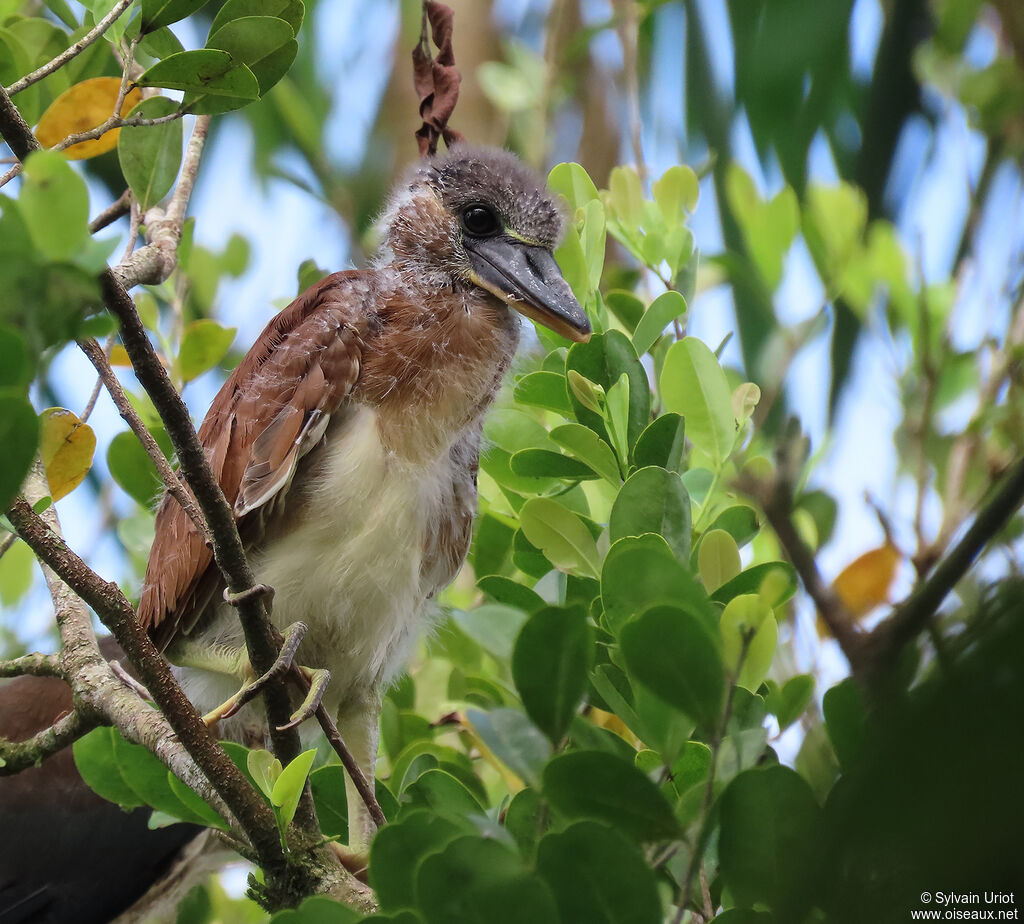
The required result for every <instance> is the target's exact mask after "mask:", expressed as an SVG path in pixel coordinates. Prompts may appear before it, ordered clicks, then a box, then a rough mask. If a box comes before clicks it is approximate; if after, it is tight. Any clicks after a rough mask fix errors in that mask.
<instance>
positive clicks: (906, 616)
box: [867, 459, 1024, 667]
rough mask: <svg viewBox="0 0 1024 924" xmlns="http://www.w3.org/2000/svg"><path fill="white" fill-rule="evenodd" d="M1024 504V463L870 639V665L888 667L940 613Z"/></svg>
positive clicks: (1020, 462)
mask: <svg viewBox="0 0 1024 924" xmlns="http://www.w3.org/2000/svg"><path fill="white" fill-rule="evenodd" d="M1022 503H1024V459H1019V460H1018V461H1017V462H1016V463H1015V464H1014V465H1013V466H1012V467H1011V468H1010V470H1009V473H1008V474H1007V475H1006V478H1005V479H1004V480H1003V483H1002V484H1001V485H1000V486H999V487H998V488H997V489H996V490H995V492H994V493H993V494H992V496H991V497H990V498H989V499H988V500H987V501H986V502H985V504H984V505H982V507H981V509H980V510H979V511H978V515H977V516H976V517H975V518H974V522H973V523H972V524H971V526H970V528H969V529H968V530H967V532H966V533H965V534H964V537H963V539H961V540H960V542H958V543H957V544H956V546H955V547H954V548H953V550H952V551H951V552H950V553H949V554H948V555H947V556H946V557H945V558H944V559H943V560H942V561H941V562H940V563H939V565H938V566H937V567H936V568H935V570H934V571H933V572H932V574H931V576H930V577H929V578H928V579H927V580H925V581H923V582H921V583H920V584H918V585H917V587H916V588H915V589H914V590H913V592H912V593H911V594H910V596H909V597H907V599H906V600H904V601H903V602H902V603H901V604H900V605H899V606H897V607H896V609H895V610H894V611H893V613H892V615H891V616H889V618H888V619H886V620H885V621H884V622H883V623H881V624H880V625H879V626H878V627H877V628H876V629H875V630H874V632H872V633H871V635H870V637H869V638H868V646H867V648H868V652H869V653H870V658H869V663H871V664H875V663H877V664H879V665H880V666H883V667H884V666H885V665H886V664H889V663H891V662H892V660H893V659H894V658H895V657H896V655H897V654H898V653H899V651H900V650H901V649H902V647H903V646H904V645H905V644H906V643H907V642H909V641H910V640H911V639H912V638H913V637H914V636H915V635H917V634H918V633H919V632H920V631H921V630H922V629H924V628H925V626H926V625H927V624H928V621H929V620H930V619H931V617H932V616H933V615H934V614H935V612H936V611H937V610H938V608H939V606H940V605H941V603H942V601H943V600H944V599H945V598H946V596H947V595H948V594H949V592H950V591H951V590H952V589H953V588H954V587H955V586H956V585H957V583H958V582H959V581H960V579H961V578H962V577H963V576H964V575H965V574H966V573H967V571H968V569H969V568H970V567H971V565H972V564H973V563H974V560H975V559H976V558H977V557H978V555H979V554H980V553H981V551H982V549H984V548H985V546H986V545H987V544H988V543H989V541H990V540H991V539H992V538H993V536H995V535H996V533H998V532H999V531H1000V530H1001V529H1002V528H1003V527H1004V526H1005V525H1006V524H1007V523H1008V522H1009V520H1010V518H1011V517H1012V516H1013V515H1014V514H1015V513H1016V512H1017V511H1018V510H1019V509H1020V506H1021V504H1022Z"/></svg>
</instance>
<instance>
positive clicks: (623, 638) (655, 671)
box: [620, 605, 725, 731]
mask: <svg viewBox="0 0 1024 924" xmlns="http://www.w3.org/2000/svg"><path fill="white" fill-rule="evenodd" d="M620 643H621V646H622V654H623V657H624V658H625V659H626V667H627V668H628V670H629V673H630V675H631V676H633V677H635V678H636V679H637V680H639V681H640V682H641V683H642V684H644V685H645V686H646V687H648V688H649V689H650V690H651V691H652V692H653V693H655V694H657V695H658V696H659V697H661V699H663V700H664V701H665V702H666V703H668V704H669V705H670V706H675V707H676V708H677V709H681V710H682V711H683V712H684V713H686V715H688V716H689V717H690V718H691V719H693V720H694V722H696V723H697V724H698V725H699V726H700V727H701V728H702V729H704V730H705V731H706V730H709V729H712V728H714V727H715V725H716V723H717V722H718V720H719V717H720V715H721V711H722V703H723V701H724V698H725V670H724V667H723V664H722V653H721V650H720V648H721V644H720V642H719V640H718V639H717V638H715V637H713V636H712V635H711V633H710V632H709V631H708V629H707V627H706V626H705V625H704V624H703V623H702V622H701V620H700V619H698V618H697V617H696V616H694V615H693V614H692V613H689V612H687V611H686V610H683V609H680V608H678V607H675V606H667V605H661V606H653V607H651V608H650V609H648V610H646V611H645V612H643V613H641V614H640V616H638V617H637V618H636V619H633V620H631V621H630V622H628V623H626V625H625V626H623V628H622V632H621V633H620Z"/></svg>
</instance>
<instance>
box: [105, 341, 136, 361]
mask: <svg viewBox="0 0 1024 924" xmlns="http://www.w3.org/2000/svg"><path fill="white" fill-rule="evenodd" d="M131 364H132V361H131V360H130V359H129V358H128V351H127V350H126V349H125V348H124V347H123V346H121V344H120V343H115V344H114V348H113V349H112V350H111V351H110V365H112V366H130V365H131Z"/></svg>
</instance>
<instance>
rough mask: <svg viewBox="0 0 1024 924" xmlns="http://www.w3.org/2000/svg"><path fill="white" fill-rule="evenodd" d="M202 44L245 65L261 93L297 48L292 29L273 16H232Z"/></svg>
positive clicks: (279, 74)
mask: <svg viewBox="0 0 1024 924" xmlns="http://www.w3.org/2000/svg"><path fill="white" fill-rule="evenodd" d="M206 47H207V48H219V49H221V50H222V51H226V52H227V53H228V54H230V55H231V58H232V60H233V61H234V62H235V63H242V64H245V65H246V66H247V67H248V68H249V70H250V71H252V73H253V75H254V76H255V77H256V80H257V82H258V83H259V92H260V95H261V96H262V95H263V94H264V93H266V92H267V91H268V90H269V89H270V88H271V87H272V86H274V84H275V83H277V82H278V81H279V80H280V79H281V78H282V77H283V76H284V75H285V74H286V73H287V72H288V68H290V67H291V65H292V62H293V61H294V60H295V55H296V54H297V53H298V50H299V46H298V43H297V42H296V41H295V31H294V29H293V28H292V27H291V26H290V25H289V24H288V23H286V22H285V21H284V20H283V19H278V18H277V17H275V16H243V17H241V18H239V19H232V20H231V21H230V22H226V23H225V24H224V25H223V26H220V27H219V28H218V29H217V31H216V32H214V31H213V30H211V31H210V37H209V39H207V41H206Z"/></svg>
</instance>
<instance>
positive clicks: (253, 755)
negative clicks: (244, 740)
mask: <svg viewBox="0 0 1024 924" xmlns="http://www.w3.org/2000/svg"><path fill="white" fill-rule="evenodd" d="M245 766H246V769H247V770H248V771H249V775H250V776H251V777H252V779H253V781H254V782H255V783H256V786H257V787H258V788H259V790H260V792H262V793H263V795H265V796H266V797H267V798H268V799H269V798H270V797H271V796H272V795H273V792H274V784H275V783H276V782H277V779H278V777H279V776H280V775H281V769H282V768H281V761H279V760H278V759H277V758H276V757H275V756H274V755H273V754H271V753H270V751H266V750H263V749H262V748H260V749H258V750H253V751H249V753H248V754H247V755H246V759H245Z"/></svg>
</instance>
